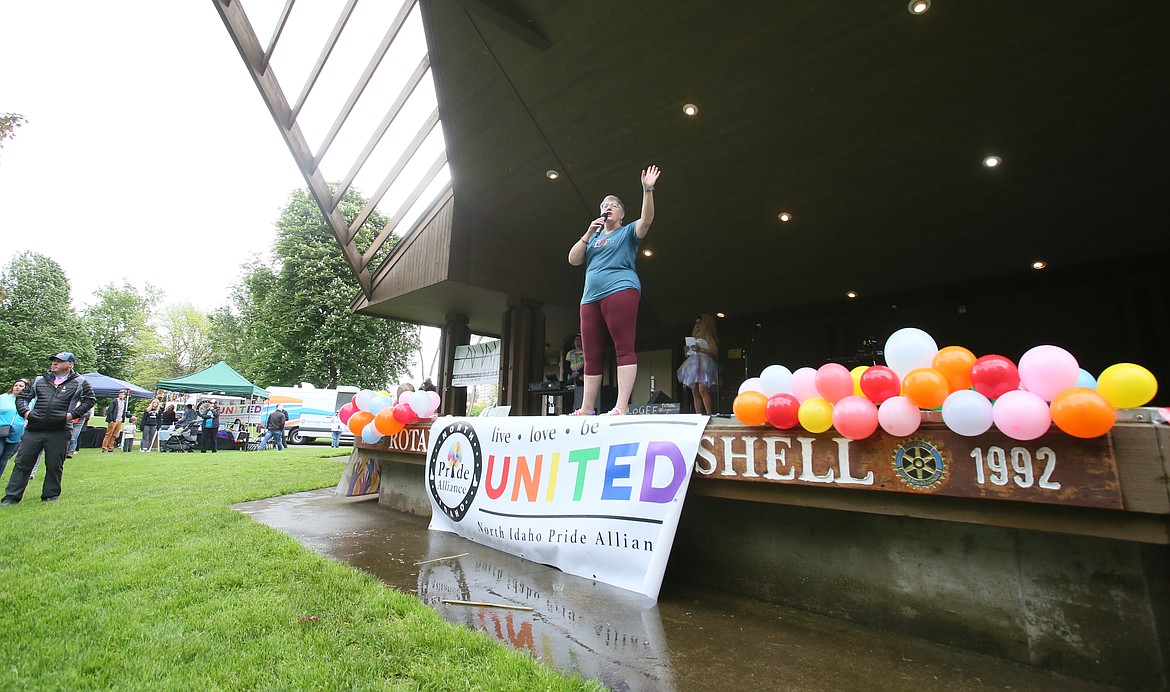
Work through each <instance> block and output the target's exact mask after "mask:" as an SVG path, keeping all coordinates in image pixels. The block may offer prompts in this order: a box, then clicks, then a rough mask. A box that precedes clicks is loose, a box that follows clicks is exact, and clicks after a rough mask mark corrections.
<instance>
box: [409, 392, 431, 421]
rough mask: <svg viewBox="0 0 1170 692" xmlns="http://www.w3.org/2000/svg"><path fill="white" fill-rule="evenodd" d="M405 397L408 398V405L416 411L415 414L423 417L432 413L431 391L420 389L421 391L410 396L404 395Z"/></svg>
mask: <svg viewBox="0 0 1170 692" xmlns="http://www.w3.org/2000/svg"><path fill="white" fill-rule="evenodd" d="M403 398H404V399H407V402H406V403H407V405H408V406H410V409H411V410H412V411H414V413H415V415H417V416H418V417H419V418H422V417H424V416H426V415H427V414H428V413H430V410H429V409H430V407H431V394H430V392H427V391H425V390H421V389H420V390H419V391H417V392H414V393H413V394H410V395H409V397H407V396H404V397H403Z"/></svg>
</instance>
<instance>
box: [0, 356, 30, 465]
mask: <svg viewBox="0 0 1170 692" xmlns="http://www.w3.org/2000/svg"><path fill="white" fill-rule="evenodd" d="M27 386H28V380H26V379H23V378H22V379H19V380H17V381H16V382H13V383H12V386H11V387H9V388H8V391H7V392H4V393H3V394H0V476H3V475H4V468H5V467H6V466H8V460H9V459H11V458H12V455H13V454H16V448H17V447H19V446H20V438H21V437H23V436H24V417H23V416H21V415H20V414H19V413H17V411H16V397H18V396H20V393H21V392H23V391H24V388H25V387H27Z"/></svg>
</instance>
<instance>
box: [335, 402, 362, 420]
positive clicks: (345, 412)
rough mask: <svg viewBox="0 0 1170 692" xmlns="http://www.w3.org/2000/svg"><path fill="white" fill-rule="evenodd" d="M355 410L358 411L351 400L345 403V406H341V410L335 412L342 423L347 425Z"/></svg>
mask: <svg viewBox="0 0 1170 692" xmlns="http://www.w3.org/2000/svg"><path fill="white" fill-rule="evenodd" d="M357 412H358V407H357V406H354V405H353V402H352V401H351V402H349V403H348V404H346V405H345V406H342V407H341V410H340V411H338V412H337V417H338V418H340V419H341V424H342V425H348V424H349V417H350V416H352V415H353V414H355V413H357Z"/></svg>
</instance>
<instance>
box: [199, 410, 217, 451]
mask: <svg viewBox="0 0 1170 692" xmlns="http://www.w3.org/2000/svg"><path fill="white" fill-rule="evenodd" d="M200 415H201V416H202V418H203V426H202V427H203V447H202V448H201V449H200V450H199V453H200V454H203V453H204V452H206V451H207V450H209V449H210V450H211V451H212V452H213V453H214V452H218V451H219V450H218V449H217V448H216V443H215V438H216V435H218V434H219V404H217V403H215V402H214V401H213V402H211V403H210V404H208V405H207V408H205V409H203V413H202V414H200Z"/></svg>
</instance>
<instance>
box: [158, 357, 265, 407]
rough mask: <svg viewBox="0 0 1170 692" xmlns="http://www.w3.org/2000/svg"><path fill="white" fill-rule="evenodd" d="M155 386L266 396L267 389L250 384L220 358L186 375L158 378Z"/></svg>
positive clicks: (173, 389) (177, 390)
mask: <svg viewBox="0 0 1170 692" xmlns="http://www.w3.org/2000/svg"><path fill="white" fill-rule="evenodd" d="M155 388H156V389H165V390H167V391H170V392H223V393H224V394H230V395H232V396H242V397H262V398H268V390H267V389H261V388H260V387H257V386H256V385H254V384H252V383H251V382H249V381H248V380H246V379H245V378H244V376H243V375H241V374H240V373H238V372H236V371H235V370H233V369H232V366H230V365H228V364H227V363H225V362H224V361H222V360H221V361H219V362H218V363H216V364H215V365H213V366H211V367H210V368H207V369H206V370H200V371H199V372H197V373H194V374H191V375H187V376H186V377H176V378H174V379H170V380H159V381H158V384H156V385H155Z"/></svg>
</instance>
